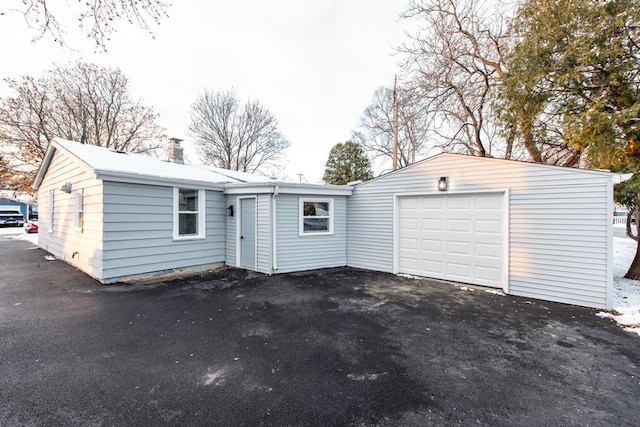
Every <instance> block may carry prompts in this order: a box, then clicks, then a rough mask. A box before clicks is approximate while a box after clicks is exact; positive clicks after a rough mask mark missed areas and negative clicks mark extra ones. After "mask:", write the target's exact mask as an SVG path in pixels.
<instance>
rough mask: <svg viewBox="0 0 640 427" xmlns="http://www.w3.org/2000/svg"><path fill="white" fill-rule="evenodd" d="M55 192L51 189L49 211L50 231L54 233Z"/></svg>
mask: <svg viewBox="0 0 640 427" xmlns="http://www.w3.org/2000/svg"><path fill="white" fill-rule="evenodd" d="M54 194H55V192H54V191H53V190H49V212H47V214H48V215H47V217H48V218H47V219H48V220H49V233H52V234H53V208H54V206H55V203H54Z"/></svg>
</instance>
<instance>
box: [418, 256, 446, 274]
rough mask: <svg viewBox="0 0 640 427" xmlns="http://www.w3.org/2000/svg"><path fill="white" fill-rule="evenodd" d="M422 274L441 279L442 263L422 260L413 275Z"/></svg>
mask: <svg viewBox="0 0 640 427" xmlns="http://www.w3.org/2000/svg"><path fill="white" fill-rule="evenodd" d="M422 272H427V273H429V274H431V275H433V276H432V277H437V278H439V277H442V275H443V273H444V263H442V262H438V261H431V260H424V259H423V260H422V262H421V263H420V268H419V269H417V270H416V273H415V274H419V275H423V274H422Z"/></svg>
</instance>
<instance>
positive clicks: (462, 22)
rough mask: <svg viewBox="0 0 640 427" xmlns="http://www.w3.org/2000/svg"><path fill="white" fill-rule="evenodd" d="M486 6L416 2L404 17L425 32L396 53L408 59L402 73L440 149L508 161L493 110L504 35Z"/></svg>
mask: <svg viewBox="0 0 640 427" xmlns="http://www.w3.org/2000/svg"><path fill="white" fill-rule="evenodd" d="M488 6H489V5H488V3H487V2H484V1H481V0H464V1H457V0H427V1H425V2H420V3H414V5H413V6H412V7H411V8H410V10H409V11H408V12H407V16H411V17H414V18H417V19H420V20H421V21H422V22H423V29H422V31H421V32H420V33H418V34H416V35H415V36H412V38H411V42H409V43H406V44H405V45H404V46H402V47H401V48H400V51H401V52H404V53H405V54H407V60H406V62H405V64H404V68H405V70H406V71H407V72H409V73H410V74H411V75H412V76H413V85H414V88H415V92H416V93H417V94H418V95H419V96H420V97H421V101H420V102H421V104H422V105H423V106H424V108H425V110H426V112H427V114H428V115H429V116H430V117H431V120H430V122H431V123H433V124H434V126H433V127H432V129H431V132H432V133H433V139H435V141H436V144H437V146H438V147H439V148H440V149H441V150H443V151H453V152H464V153H467V154H472V155H476V156H494V157H507V156H509V157H510V156H511V155H512V153H511V150H512V147H507V144H506V142H505V141H504V140H503V139H500V138H498V128H497V125H496V123H494V120H493V118H494V114H493V113H492V111H491V108H492V106H491V101H492V99H493V97H494V89H495V87H496V85H498V84H499V80H500V78H501V77H502V75H503V73H504V70H503V68H502V47H503V46H502V44H503V43H504V39H505V35H504V30H503V25H502V21H501V19H499V17H498V19H496V17H497V16H498V15H496V14H490V13H489V11H488V10H486V9H487V8H488ZM507 148H508V149H509V151H508V154H507Z"/></svg>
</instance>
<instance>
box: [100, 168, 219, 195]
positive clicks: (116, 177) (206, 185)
mask: <svg viewBox="0 0 640 427" xmlns="http://www.w3.org/2000/svg"><path fill="white" fill-rule="evenodd" d="M95 177H96V179H101V180H103V181H113V182H125V183H129V184H145V185H160V186H164V187H186V188H193V189H203V190H217V191H222V190H223V189H224V184H221V183H216V182H206V181H193V180H187V179H176V178H163V177H155V176H144V175H131V174H127V173H122V172H114V171H100V170H96V171H95Z"/></svg>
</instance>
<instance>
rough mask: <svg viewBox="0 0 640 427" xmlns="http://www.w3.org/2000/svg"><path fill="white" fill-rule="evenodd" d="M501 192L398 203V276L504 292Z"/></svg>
mask: <svg viewBox="0 0 640 427" xmlns="http://www.w3.org/2000/svg"><path fill="white" fill-rule="evenodd" d="M503 203H504V195H503V193H482V194H448V195H434V196H420V197H400V198H398V219H399V220H398V238H399V240H398V271H399V272H400V273H406V274H412V275H416V276H425V277H434V278H438V279H445V280H453V281H456V282H464V283H471V284H476V285H482V286H491V287H496V288H502V287H503V276H504V274H503V270H504V267H503V260H504V247H503V246H504V243H503V233H504V232H503V229H504V226H503V225H504V224H503V221H504V215H503V211H504V207H503Z"/></svg>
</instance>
